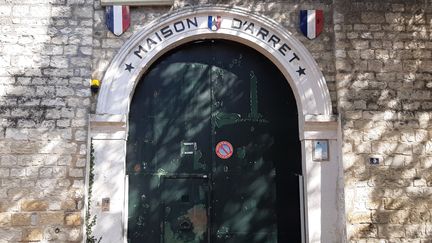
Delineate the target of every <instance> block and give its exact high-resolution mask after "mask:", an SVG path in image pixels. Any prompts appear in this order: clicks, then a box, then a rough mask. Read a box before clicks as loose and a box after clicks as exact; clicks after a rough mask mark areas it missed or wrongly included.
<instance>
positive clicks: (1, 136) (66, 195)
mask: <svg viewBox="0 0 432 243" xmlns="http://www.w3.org/2000/svg"><path fill="white" fill-rule="evenodd" d="M215 3H216V4H228V5H232V6H237V7H242V8H246V9H249V10H251V11H253V12H256V13H259V14H262V15H264V16H267V17H269V18H271V19H273V20H275V21H277V22H279V23H280V24H281V25H283V26H284V27H286V28H287V29H288V30H289V31H290V32H291V33H292V34H293V35H294V36H295V37H296V38H297V39H299V40H300V41H301V42H302V43H303V44H304V45H305V46H306V48H308V49H309V51H310V52H311V53H312V55H313V56H314V57H315V58H316V61H317V63H318V64H319V65H320V67H321V68H322V70H323V73H324V75H325V77H326V80H327V85H328V87H329V89H330V93H331V96H332V101H333V102H334V103H333V106H334V108H335V114H336V113H338V114H339V115H340V118H341V125H342V136H343V140H342V142H343V145H342V148H341V149H342V159H341V161H342V163H343V166H344V171H345V207H346V212H347V234H348V241H350V242H422V243H423V242H431V241H432V211H431V209H432V198H431V197H432V196H431V195H432V188H431V187H432V173H431V172H432V171H431V167H432V157H431V156H432V140H431V138H432V129H431V125H430V119H432V112H431V108H432V98H431V92H432V73H431V71H430V70H431V68H432V40H431V39H432V2H431V0H410V1H404V0H386V1H379V2H378V1H372V0H371V1H360V0H357V1H348V0H334V1H329V0H328V1H327V0H325V1H322V0H321V1H318V0H316V1H312V0H310V1H295V0H294V1H278V2H269V1H251V0H246V1H239V0H234V1H212V0H209V1H204V0H203V1H198V0H196V1H193V0H184V1H176V2H175V4H174V6H173V7H131V14H132V21H131V23H132V26H131V28H130V29H129V30H128V31H127V32H126V33H124V34H123V35H122V36H120V37H116V36H114V35H113V34H111V33H110V32H109V31H108V30H107V29H106V27H105V19H104V7H101V6H100V2H99V1H98V0H95V1H93V0H20V1H14V0H0V53H1V55H0V242H18V241H20V242H29V241H42V240H57V241H59V242H65V241H68V242H81V241H82V237H83V231H82V224H83V218H82V213H83V207H84V199H83V198H84V191H85V190H84V177H85V166H86V161H87V159H86V158H87V153H88V148H87V142H88V140H87V126H88V119H87V118H88V115H89V113H90V111H91V110H92V109H94V105H95V102H94V101H95V100H94V99H93V98H92V97H91V94H90V90H89V79H90V78H96V79H102V78H103V75H104V72H105V70H106V69H107V67H108V65H109V63H110V61H111V59H112V58H113V56H114V55H115V54H116V52H117V51H118V50H119V48H120V47H121V46H122V45H123V44H124V42H125V41H126V40H127V38H129V37H130V36H131V35H132V34H133V33H135V32H137V31H139V30H140V29H142V28H143V27H144V26H145V25H146V24H148V23H149V22H150V21H152V20H154V19H156V18H157V17H159V16H161V15H162V14H165V13H167V12H168V11H171V10H175V9H178V8H181V7H183V6H189V5H192V6H193V5H198V4H215ZM300 9H323V10H324V12H325V30H324V32H323V34H322V35H321V36H320V37H318V38H317V39H316V40H312V41H311V40H308V39H306V38H305V37H303V36H302V35H301V33H300V32H299V31H298V11H299V10H300ZM370 158H378V159H379V160H380V163H379V165H370V163H369V159H370Z"/></svg>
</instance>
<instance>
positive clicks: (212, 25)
mask: <svg viewBox="0 0 432 243" xmlns="http://www.w3.org/2000/svg"><path fill="white" fill-rule="evenodd" d="M221 22H222V18H221V16H208V27H209V29H211V30H213V31H216V30H218V29H219V28H220V26H221Z"/></svg>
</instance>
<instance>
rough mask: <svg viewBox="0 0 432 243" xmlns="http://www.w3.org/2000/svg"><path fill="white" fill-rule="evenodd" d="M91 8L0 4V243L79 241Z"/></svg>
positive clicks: (5, 0)
mask: <svg viewBox="0 0 432 243" xmlns="http://www.w3.org/2000/svg"><path fill="white" fill-rule="evenodd" d="M92 26H93V7H92V1H87V2H86V1H85V0H20V1H11V0H1V1H0V53H1V55H0V242H29V241H41V240H57V242H64V241H68V242H81V240H82V230H81V228H82V224H83V219H82V209H83V205H84V200H83V198H84V173H85V169H84V168H85V165H86V155H87V123H88V122H87V120H88V118H87V117H88V114H89V110H90V104H91V97H90V96H91V95H90V89H89V77H90V75H91V55H92V42H93V36H92V34H93V29H92Z"/></svg>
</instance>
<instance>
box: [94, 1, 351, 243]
mask: <svg viewBox="0 0 432 243" xmlns="http://www.w3.org/2000/svg"><path fill="white" fill-rule="evenodd" d="M216 16H217V18H219V17H220V20H221V22H220V26H219V29H218V28H216V29H214V28H213V26H210V25H209V20H210V17H211V19H213V17H216ZM212 39H218V40H220V39H224V40H229V41H233V42H237V43H241V44H243V45H245V46H248V47H250V48H252V49H254V50H255V51H257V52H259V53H261V54H262V55H263V56H265V57H266V58H267V59H268V60H270V61H271V62H272V63H273V64H274V65H275V66H277V67H278V69H279V70H280V72H281V73H282V74H283V76H284V77H285V80H286V81H287V82H288V83H289V86H290V87H291V89H292V92H293V93H294V96H295V98H296V99H295V100H296V104H297V111H298V132H299V139H300V141H301V161H302V173H301V174H302V175H303V176H304V178H303V181H304V202H303V203H302V204H301V205H302V206H303V207H304V212H305V216H304V218H303V219H304V222H303V224H304V225H305V229H304V235H305V238H304V242H343V240H341V239H344V235H345V233H344V225H345V224H344V220H345V219H344V209H343V176H342V175H343V173H342V166H341V165H340V156H339V153H340V148H341V145H340V137H339V136H340V134H338V126H339V125H338V124H339V123H338V121H337V118H336V117H335V116H334V115H333V113H332V103H331V100H330V95H329V91H328V88H327V84H326V80H325V78H324V76H323V74H322V73H321V71H320V68H319V66H318V65H317V63H316V62H315V61H314V59H313V57H312V55H311V54H310V53H309V52H308V50H307V49H306V48H305V47H304V46H303V44H302V43H301V42H300V41H298V40H297V39H296V38H295V37H294V36H293V35H292V33H290V32H289V31H288V30H286V29H285V28H283V27H282V26H280V25H279V24H277V23H276V22H274V21H272V20H271V19H269V18H267V17H265V16H262V15H257V14H255V13H252V12H250V11H247V10H244V9H239V8H235V7H232V6H199V7H198V6H194V7H190V8H184V9H181V10H178V11H173V12H169V13H167V14H166V15H164V16H162V17H160V18H158V19H156V20H155V21H153V22H152V23H150V24H149V25H148V26H147V27H145V28H143V29H142V30H140V31H138V32H137V33H136V34H134V35H133V36H132V37H131V38H130V39H129V40H128V41H127V42H126V43H125V44H124V45H123V47H122V48H121V49H120V50H119V52H118V53H117V54H116V56H115V58H114V59H113V60H112V62H111V64H110V66H109V68H108V69H107V71H106V73H105V75H104V78H103V80H102V86H101V90H100V93H99V95H98V101H97V107H96V114H95V115H93V116H92V117H91V119H90V130H91V131H90V134H91V138H92V141H93V145H94V151H95V152H94V154H95V168H94V171H95V177H94V186H93V197H94V200H93V201H92V206H91V210H92V212H93V213H94V215H97V219H98V220H97V224H96V226H95V230H94V234H95V235H103V236H104V239H107V240H108V242H115V243H117V242H126V241H127V232H128V224H127V222H128V211H129V210H128V205H129V203H128V192H129V189H128V187H129V185H130V184H129V175H128V173H127V171H126V154H127V153H126V148H127V141H128V139H129V138H128V134H129V130H130V126H129V125H131V123H130V122H129V117H130V116H129V113H130V112H129V111H130V108H131V107H130V104H131V103H132V98H133V97H134V94H135V93H136V92H135V88H136V87H137V85H138V84H139V83H144V82H139V81H140V79H141V77H143V74H145V73H148V72H149V71H148V70H149V68H150V67H152V66H153V63H155V62H158V60H159V59H160V57H161V56H163V55H164V54H165V53H168V52H170V51H171V50H174V49H175V48H176V47H178V46H182V45H184V44H186V43H191V42H194V41H200V40H212ZM287 86H288V85H287ZM260 104H262V102H261V101H259V100H258V105H260ZM261 112H262V111H261V110H259V113H261ZM232 113H236V111H233V112H232ZM247 114H248V113H244V114H243V113H242V118H244V115H247ZM316 140H319V141H320V140H326V141H327V142H328V150H329V157H328V159H329V160H328V161H314V159H313V156H312V155H313V153H314V147H313V146H314V144H316V143H315V142H316ZM213 145H214V144H213ZM235 153H236V152H235ZM233 156H234V155H233ZM161 172H163V171H161ZM162 174H163V173H162ZM230 186H231V185H230ZM290 188H291V187H290ZM290 188H288V187H286V186H285V187H284V188H283V189H284V190H287V193H290V191H289V190H290ZM292 188H294V187H292ZM104 203H105V204H108V207H101V205H104ZM105 206H106V205H105ZM222 232H223V231H222ZM280 232H282V231H280Z"/></svg>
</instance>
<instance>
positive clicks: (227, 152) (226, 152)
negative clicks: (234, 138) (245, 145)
mask: <svg viewBox="0 0 432 243" xmlns="http://www.w3.org/2000/svg"><path fill="white" fill-rule="evenodd" d="M233 153H234V148H233V146H232V144H231V143H230V142H228V141H220V142H219V143H218V144H217V145H216V155H217V156H218V157H219V158H221V159H229V158H230V157H231V156H232V155H233Z"/></svg>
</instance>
